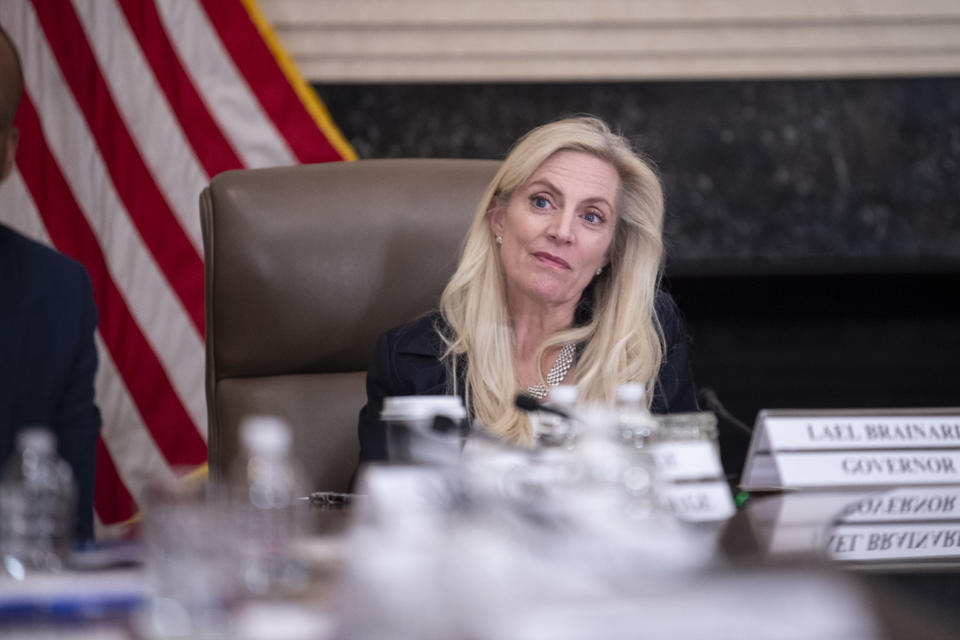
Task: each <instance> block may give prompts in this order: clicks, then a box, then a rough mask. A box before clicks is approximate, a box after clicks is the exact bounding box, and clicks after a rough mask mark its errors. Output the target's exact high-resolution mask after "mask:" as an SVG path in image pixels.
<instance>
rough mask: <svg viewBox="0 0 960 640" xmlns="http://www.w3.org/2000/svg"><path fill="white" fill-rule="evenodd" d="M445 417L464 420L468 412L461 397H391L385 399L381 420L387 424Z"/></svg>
mask: <svg viewBox="0 0 960 640" xmlns="http://www.w3.org/2000/svg"><path fill="white" fill-rule="evenodd" d="M435 416H444V417H446V418H450V419H451V420H463V419H464V418H466V417H467V410H466V409H464V408H463V400H461V399H460V396H391V397H389V398H384V399H383V409H382V410H381V411H380V419H381V420H383V421H385V422H393V421H398V422H403V421H406V420H423V419H430V418H434V417H435Z"/></svg>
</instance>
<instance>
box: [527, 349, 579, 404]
mask: <svg viewBox="0 0 960 640" xmlns="http://www.w3.org/2000/svg"><path fill="white" fill-rule="evenodd" d="M576 354H577V347H576V345H575V344H573V343H572V342H567V343H566V344H564V345H563V346H562V347H560V353H559V354H557V359H556V360H555V361H554V362H553V367H551V368H550V373H548V374H547V384H548V385H550V386H551V387H555V386H557V385H558V384H560V382H562V381H563V379H564V378H565V377H566V376H567V372H568V371H570V367H572V366H573V358H574V356H575V355H576ZM527 393H529V394H530V395H531V396H533V397H534V398H536V399H537V400H543V399H544V398H546V397H547V395H549V393H550V392H549V391H548V390H547V387H546V386H544V385H542V384H535V385H533V386H530V387H527Z"/></svg>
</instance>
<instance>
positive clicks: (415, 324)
mask: <svg viewBox="0 0 960 640" xmlns="http://www.w3.org/2000/svg"><path fill="white" fill-rule="evenodd" d="M445 327H446V324H445V323H444V322H443V317H442V316H441V315H440V312H439V311H434V312H431V313H428V314H426V315H423V316H420V317H419V318H417V319H416V320H412V321H410V322H407V323H405V324H401V325H399V326H396V327H394V328H392V329H390V330H389V331H387V332H386V334H385V335H386V338H387V341H388V342H389V344H391V345H392V346H393V348H394V349H395V350H396V352H397V353H409V354H414V355H424V356H433V357H438V356H439V355H440V354H441V353H442V352H443V350H444V343H443V339H442V338H441V337H440V331H444V330H445Z"/></svg>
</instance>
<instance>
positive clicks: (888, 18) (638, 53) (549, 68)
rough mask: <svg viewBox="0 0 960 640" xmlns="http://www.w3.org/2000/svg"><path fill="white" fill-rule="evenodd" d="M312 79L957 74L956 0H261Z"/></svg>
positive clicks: (959, 13) (959, 9)
mask: <svg viewBox="0 0 960 640" xmlns="http://www.w3.org/2000/svg"><path fill="white" fill-rule="evenodd" d="M259 5H260V8H261V10H262V11H263V13H264V15H265V16H266V17H267V19H268V20H269V21H270V22H271V23H272V24H273V26H274V28H275V29H276V31H277V34H278V36H279V37H280V40H281V41H282V42H283V44H284V45H285V46H286V48H287V50H288V51H289V52H290V54H291V56H292V57H293V59H294V61H295V62H296V63H297V65H298V67H299V69H300V71H301V72H302V73H303V75H304V76H305V77H306V78H307V80H308V81H310V82H314V83H384V82H386V83H393V82H416V83H433V82H502V81H507V82H509V81H518V82H519V81H552V82H562V81H590V80H595V81H632V80H670V79H677V80H696V79H730V78H804V77H812V78H825V77H874V76H929V75H960V2H958V1H957V0H804V2H799V3H789V4H788V3H782V2H771V1H770V0H592V1H591V2H584V1H583V0H552V1H549V0H453V1H446V2H443V1H438V0H360V1H355V0H259Z"/></svg>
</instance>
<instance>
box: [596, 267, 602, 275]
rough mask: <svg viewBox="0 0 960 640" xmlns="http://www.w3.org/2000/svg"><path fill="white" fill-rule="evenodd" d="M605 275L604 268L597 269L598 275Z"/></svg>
mask: <svg viewBox="0 0 960 640" xmlns="http://www.w3.org/2000/svg"><path fill="white" fill-rule="evenodd" d="M601 273H603V267H597V275H600V274H601Z"/></svg>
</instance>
